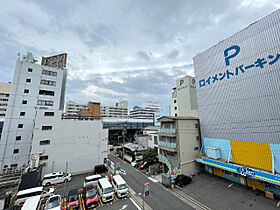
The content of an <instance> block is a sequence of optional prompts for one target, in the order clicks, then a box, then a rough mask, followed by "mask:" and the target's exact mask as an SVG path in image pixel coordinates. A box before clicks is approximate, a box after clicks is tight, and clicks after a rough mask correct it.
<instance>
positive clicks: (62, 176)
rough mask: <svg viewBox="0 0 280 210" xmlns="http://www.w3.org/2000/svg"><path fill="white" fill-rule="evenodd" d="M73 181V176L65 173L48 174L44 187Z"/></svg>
mask: <svg viewBox="0 0 280 210" xmlns="http://www.w3.org/2000/svg"><path fill="white" fill-rule="evenodd" d="M71 179H72V177H71V174H69V173H65V172H57V173H51V174H46V175H45V176H44V178H43V181H42V185H43V186H50V185H54V184H59V183H63V182H70V181H71Z"/></svg>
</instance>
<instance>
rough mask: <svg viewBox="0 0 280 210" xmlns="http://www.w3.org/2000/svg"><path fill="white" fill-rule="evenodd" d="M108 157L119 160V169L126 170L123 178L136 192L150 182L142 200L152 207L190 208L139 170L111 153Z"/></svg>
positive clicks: (140, 191) (156, 208) (158, 208)
mask: <svg viewBox="0 0 280 210" xmlns="http://www.w3.org/2000/svg"><path fill="white" fill-rule="evenodd" d="M108 157H109V159H110V160H111V161H113V162H114V163H116V162H120V166H121V169H124V170H125V171H126V176H123V178H124V179H125V181H126V182H127V184H128V185H129V186H130V187H131V188H132V189H133V190H134V191H135V192H136V193H143V191H144V184H145V183H149V184H150V195H149V196H148V197H146V198H144V200H145V202H146V203H147V204H148V205H149V206H150V207H151V208H152V209H155V210H160V209H168V210H170V209H192V208H191V207H190V206H188V205H187V204H186V203H184V202H183V201H182V200H180V199H178V198H177V197H176V196H174V195H173V194H171V193H170V192H168V191H167V190H165V189H164V188H163V186H161V185H159V184H157V183H154V182H153V181H151V180H150V179H148V178H147V177H146V176H145V175H143V174H142V173H141V172H140V171H138V170H136V169H135V168H133V167H132V166H130V165H129V163H126V162H123V161H122V160H120V159H119V158H117V157H115V156H113V155H109V156H108Z"/></svg>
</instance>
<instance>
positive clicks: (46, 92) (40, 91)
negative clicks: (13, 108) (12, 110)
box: [0, 89, 54, 106]
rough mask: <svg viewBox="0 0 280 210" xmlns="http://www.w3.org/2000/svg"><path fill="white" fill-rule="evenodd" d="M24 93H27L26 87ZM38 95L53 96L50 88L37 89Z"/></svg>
mask: <svg viewBox="0 0 280 210" xmlns="http://www.w3.org/2000/svg"><path fill="white" fill-rule="evenodd" d="M23 92H24V93H29V90H28V89H24V91H23ZM39 95H44V96H54V91H50V90H39ZM0 106H1V104H0Z"/></svg>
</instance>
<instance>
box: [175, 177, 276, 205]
mask: <svg viewBox="0 0 280 210" xmlns="http://www.w3.org/2000/svg"><path fill="white" fill-rule="evenodd" d="M176 189H178V190H179V191H181V192H183V193H185V194H186V195H188V196H191V197H192V198H194V199H196V200H198V201H200V202H201V203H203V204H205V205H206V206H208V207H210V208H211V209H215V210H219V209H220V210H224V209H231V210H234V209H236V210H241V209H242V210H247V209H250V210H252V209H254V210H263V209H265V210H269V209H278V208H277V203H278V202H279V200H271V199H269V198H266V197H265V194H264V192H261V191H253V190H252V189H251V188H246V187H244V186H242V185H240V184H237V183H232V182H231V181H228V180H226V179H223V178H220V177H218V176H214V175H210V174H207V173H204V172H203V173H200V174H198V175H196V176H193V181H192V183H191V184H189V185H186V186H185V187H183V188H180V187H176ZM279 209H280V208H279Z"/></svg>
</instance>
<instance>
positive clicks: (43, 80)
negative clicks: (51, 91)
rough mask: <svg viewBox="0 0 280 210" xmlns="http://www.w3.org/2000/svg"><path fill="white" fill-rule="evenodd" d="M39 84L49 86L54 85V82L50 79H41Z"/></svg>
mask: <svg viewBox="0 0 280 210" xmlns="http://www.w3.org/2000/svg"><path fill="white" fill-rule="evenodd" d="M40 84H41V85H49V86H55V85H56V82H55V81H51V80H45V79H42V80H41V82H40Z"/></svg>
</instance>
